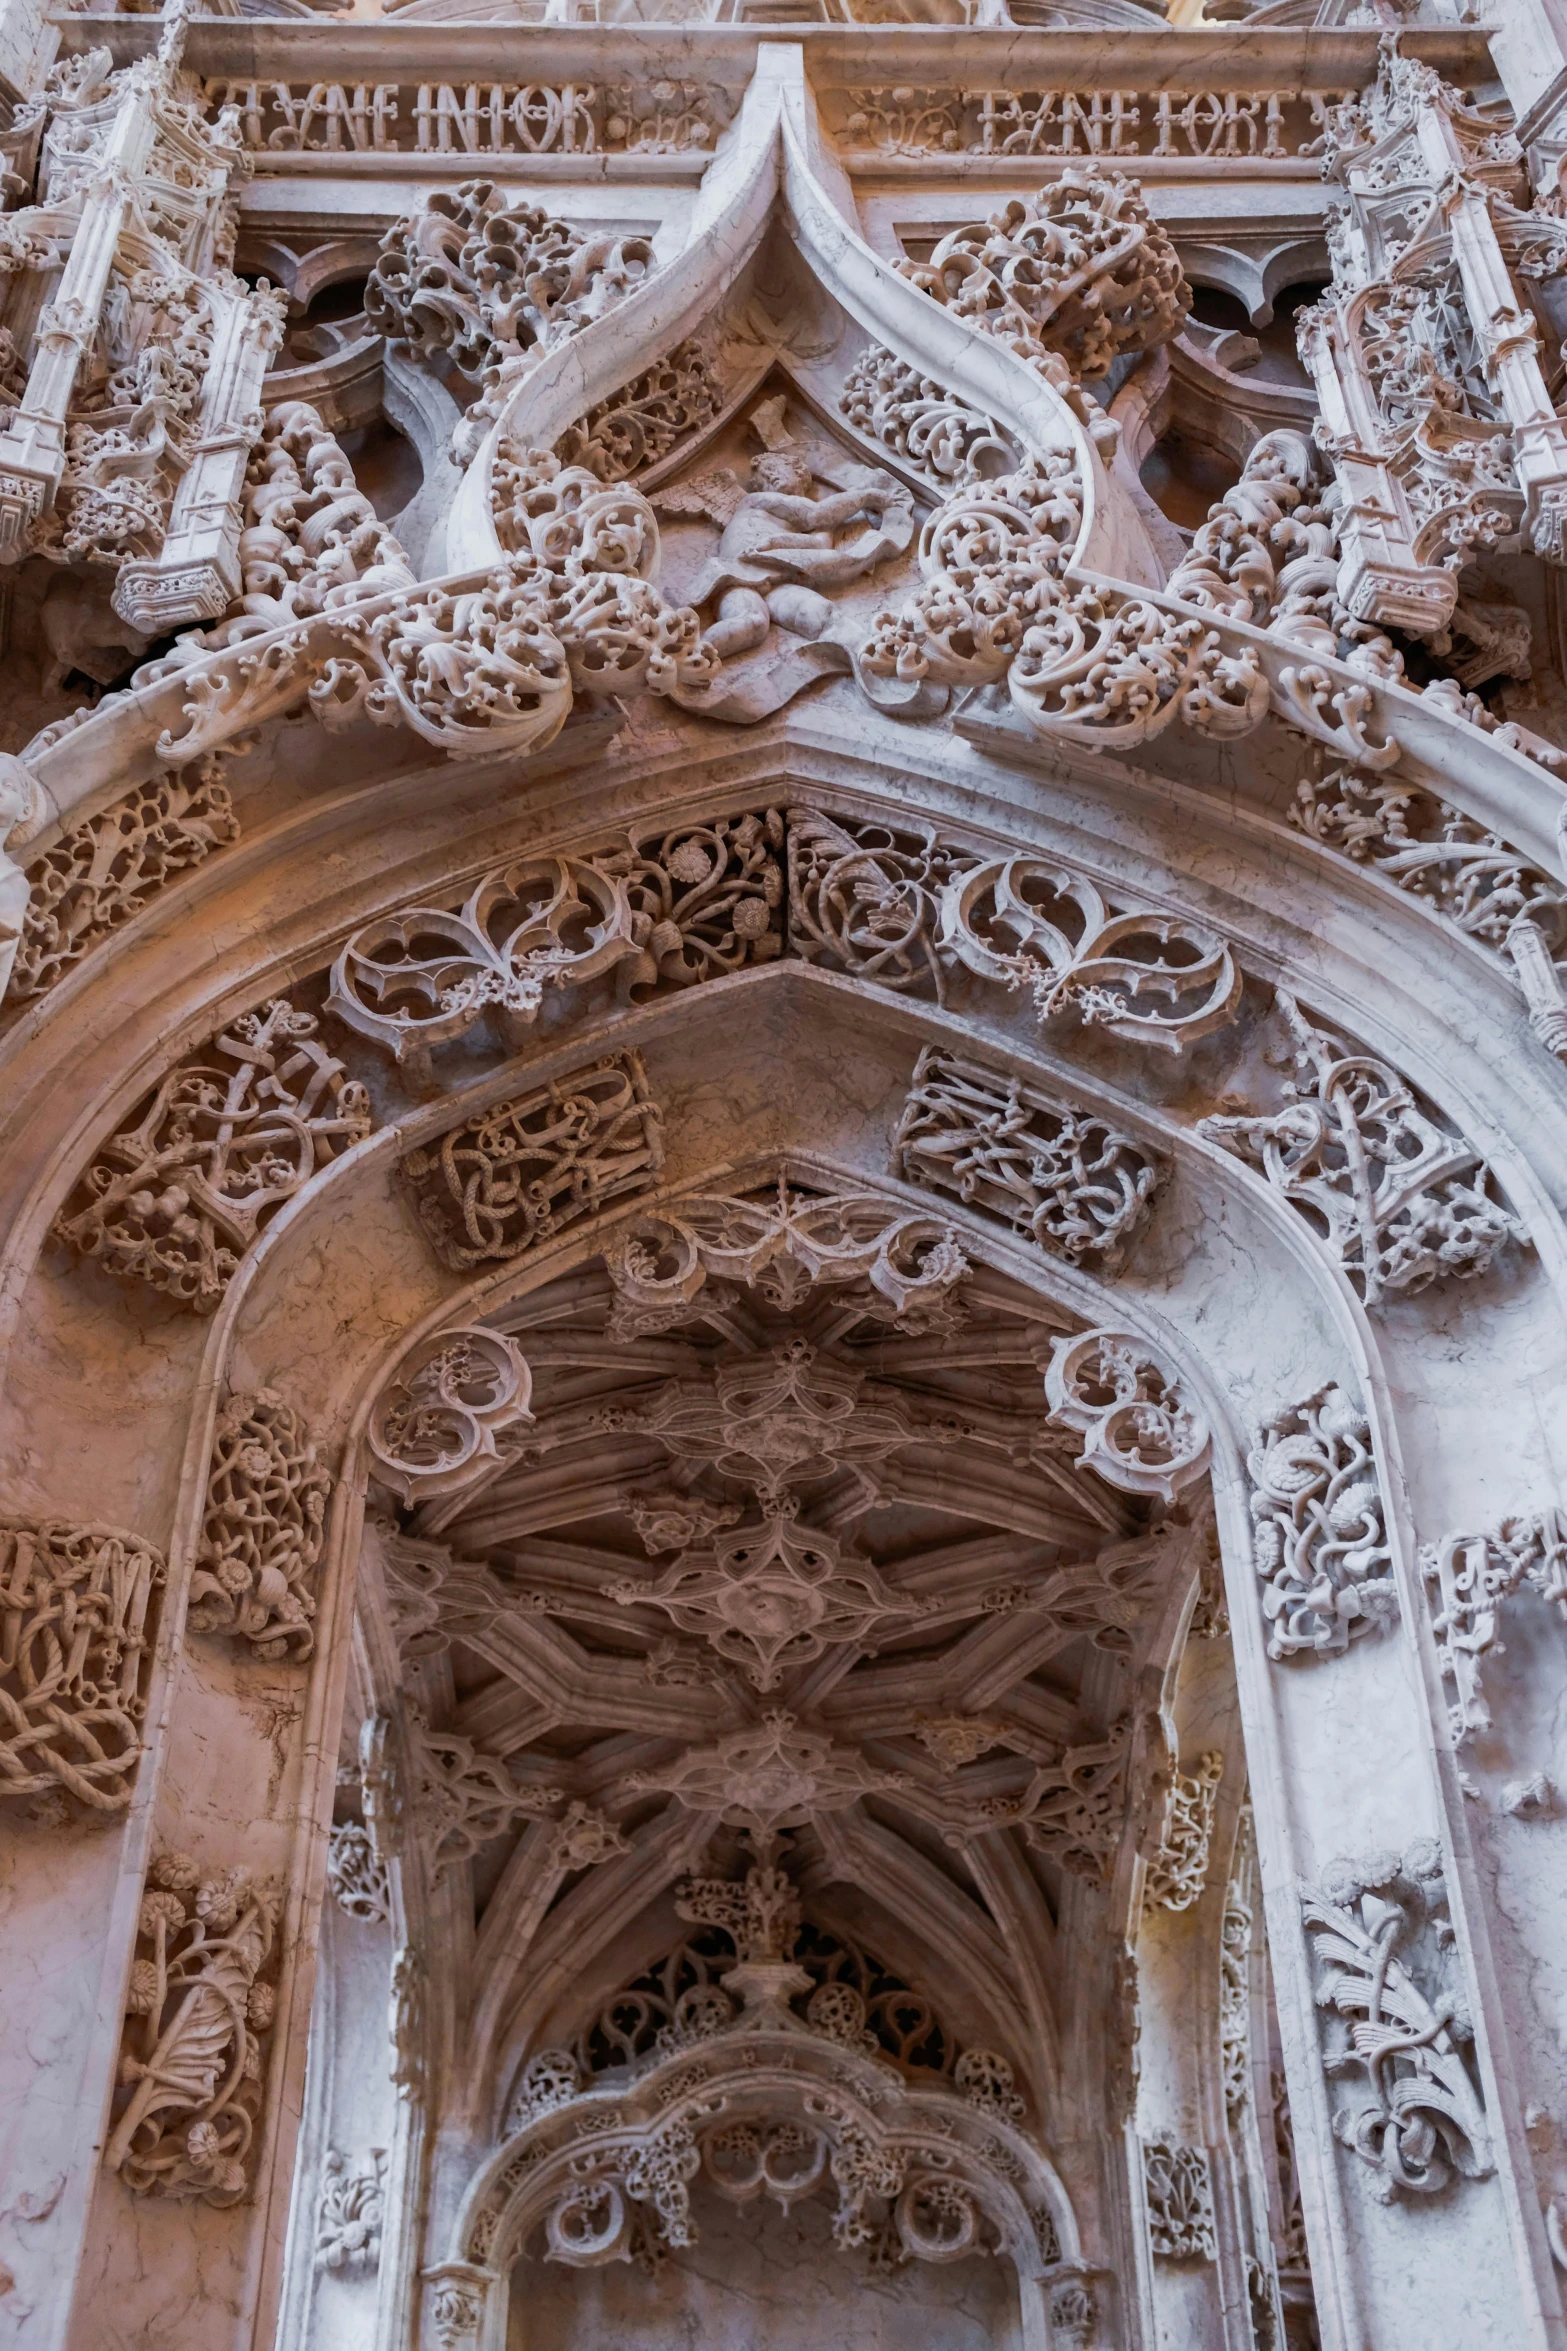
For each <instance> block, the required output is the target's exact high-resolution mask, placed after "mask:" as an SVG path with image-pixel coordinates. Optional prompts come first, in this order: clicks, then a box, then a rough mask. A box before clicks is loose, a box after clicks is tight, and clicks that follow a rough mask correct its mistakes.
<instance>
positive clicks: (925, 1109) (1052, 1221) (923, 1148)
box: [892, 1045, 1162, 1268]
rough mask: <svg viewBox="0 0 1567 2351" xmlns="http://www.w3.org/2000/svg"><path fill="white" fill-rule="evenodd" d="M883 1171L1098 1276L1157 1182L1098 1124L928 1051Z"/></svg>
mask: <svg viewBox="0 0 1567 2351" xmlns="http://www.w3.org/2000/svg"><path fill="white" fill-rule="evenodd" d="M892 1164H893V1170H894V1172H895V1173H896V1174H898V1175H901V1176H902V1177H903V1178H904V1180H905V1182H907V1183H911V1184H920V1185H924V1186H926V1187H928V1188H930V1189H932V1190H935V1191H942V1192H950V1193H951V1194H952V1195H953V1197H954V1198H955V1199H959V1200H961V1201H963V1202H964V1204H965V1205H966V1206H968V1207H971V1208H975V1209H978V1210H979V1211H980V1213H981V1214H983V1215H986V1216H991V1217H995V1218H997V1219H998V1220H1000V1221H1002V1222H1004V1223H1006V1224H1009V1225H1011V1226H1012V1227H1013V1229H1014V1230H1015V1231H1017V1232H1019V1233H1022V1234H1023V1235H1024V1236H1025V1237H1026V1238H1027V1239H1029V1240H1031V1241H1033V1242H1035V1243H1037V1245H1038V1246H1039V1247H1040V1248H1041V1249H1045V1250H1049V1251H1051V1252H1058V1253H1059V1254H1060V1255H1061V1256H1063V1257H1067V1258H1070V1259H1071V1261H1072V1262H1073V1263H1074V1264H1078V1263H1080V1262H1081V1261H1082V1260H1083V1259H1085V1258H1096V1259H1098V1260H1099V1261H1100V1263H1101V1264H1102V1265H1103V1266H1105V1267H1106V1268H1110V1267H1113V1266H1114V1265H1115V1264H1116V1263H1117V1262H1118V1260H1119V1258H1120V1256H1121V1252H1122V1249H1123V1247H1124V1245H1125V1243H1126V1242H1127V1241H1128V1240H1129V1239H1130V1238H1131V1237H1132V1236H1133V1235H1134V1234H1135V1233H1136V1232H1137V1231H1138V1229H1139V1227H1140V1226H1141V1225H1142V1224H1143V1223H1144V1221H1145V1220H1146V1216H1147V1212H1148V1202H1149V1200H1150V1198H1151V1196H1152V1194H1153V1191H1154V1189H1155V1186H1156V1185H1157V1184H1158V1181H1159V1178H1160V1175H1161V1173H1162V1169H1161V1167H1160V1163H1159V1162H1158V1161H1157V1160H1156V1159H1155V1158H1154V1157H1153V1156H1152V1154H1151V1153H1149V1152H1147V1151H1145V1150H1144V1149H1143V1148H1142V1147H1141V1146H1140V1145H1139V1144H1138V1143H1136V1142H1134V1141H1133V1139H1132V1137H1131V1136H1130V1135H1124V1134H1121V1133H1120V1132H1119V1131H1118V1130H1117V1129H1116V1128H1115V1127H1113V1126H1111V1125H1110V1124H1109V1122H1108V1120H1106V1119H1102V1118H1096V1117H1094V1116H1093V1115H1092V1114H1091V1113H1088V1112H1084V1111H1079V1110H1075V1109H1073V1108H1072V1106H1071V1105H1070V1104H1069V1103H1066V1102H1062V1101H1059V1100H1057V1099H1055V1098H1054V1097H1053V1096H1051V1095H1049V1094H1046V1093H1044V1092H1042V1091H1041V1090H1040V1089H1039V1088H1038V1087H1037V1086H1031V1085H1029V1084H1028V1083H1027V1081H1026V1080H1024V1079H1023V1078H1020V1077H1014V1076H1009V1075H1008V1074H1007V1073H1006V1072H1004V1071H1001V1070H991V1069H986V1068H983V1067H982V1066H981V1065H980V1064H979V1063H978V1062H973V1061H967V1060H963V1059H961V1058H960V1057H959V1056H958V1055H957V1054H954V1053H948V1052H946V1051H944V1050H943V1049H942V1048H941V1047H940V1046H936V1045H927V1046H925V1047H923V1049H922V1050H921V1053H920V1057H919V1060H918V1061H917V1062H916V1064H915V1067H914V1081H913V1084H912V1085H911V1087H910V1089H909V1094H908V1099H907V1101H906V1102H905V1104H904V1106H903V1112H902V1115H901V1117H900V1118H899V1120H898V1125H897V1130H896V1132H895V1133H894V1135H893V1139H892Z"/></svg>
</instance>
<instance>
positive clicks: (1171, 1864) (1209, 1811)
mask: <svg viewBox="0 0 1567 2351" xmlns="http://www.w3.org/2000/svg"><path fill="white" fill-rule="evenodd" d="M1223 1777H1224V1757H1223V1756H1222V1755H1221V1754H1219V1753H1218V1752H1217V1751H1215V1752H1213V1753H1211V1754H1208V1755H1204V1756H1203V1758H1202V1760H1201V1762H1200V1763H1199V1764H1198V1766H1197V1770H1196V1772H1195V1773H1194V1774H1192V1775H1190V1776H1188V1775H1187V1774H1186V1773H1184V1772H1179V1771H1178V1772H1176V1773H1174V1774H1173V1775H1172V1777H1171V1781H1170V1793H1169V1797H1168V1799H1167V1800H1166V1804H1165V1816H1164V1831H1163V1834H1162V1835H1161V1837H1160V1839H1159V1850H1158V1852H1157V1853H1155V1854H1154V1855H1153V1856H1152V1858H1151V1859H1150V1861H1149V1864H1148V1874H1147V1877H1146V1879H1145V1881H1144V1886H1143V1900H1144V1903H1145V1905H1146V1907H1147V1908H1148V1909H1150V1910H1153V1909H1160V1910H1190V1909H1191V1908H1192V1906H1193V1904H1194V1903H1197V1902H1200V1901H1201V1899H1202V1895H1203V1889H1204V1888H1205V1886H1206V1885H1207V1882H1208V1853H1209V1848H1210V1846H1211V1844H1212V1842H1213V1810H1214V1805H1215V1804H1216V1802H1217V1801H1218V1794H1219V1782H1220V1780H1221V1779H1222V1778H1223Z"/></svg>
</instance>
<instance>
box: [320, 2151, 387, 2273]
mask: <svg viewBox="0 0 1567 2351" xmlns="http://www.w3.org/2000/svg"><path fill="white" fill-rule="evenodd" d="M321 2169H322V2174H323V2177H322V2182H321V2203H320V2208H319V2210H318V2211H317V2214H316V2246H315V2253H316V2267H317V2268H318V2269H331V2270H346V2269H374V2268H375V2266H376V2264H377V2263H378V2262H379V2260H380V2258H381V2228H382V2222H383V2218H384V2214H385V2202H386V2149H385V2148H384V2147H372V2148H371V2150H370V2161H369V2163H368V2165H367V2166H366V2167H365V2168H364V2169H363V2170H361V2171H350V2170H349V2168H348V2158H347V2156H346V2155H344V2154H342V2153H340V2152H339V2150H338V2149H337V2148H336V2147H329V2148H328V2149H327V2151H326V2155H325V2157H324V2158H323V2160H322V2165H321Z"/></svg>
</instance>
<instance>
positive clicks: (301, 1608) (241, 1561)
mask: <svg viewBox="0 0 1567 2351" xmlns="http://www.w3.org/2000/svg"><path fill="white" fill-rule="evenodd" d="M331 1492H332V1480H331V1477H330V1475H329V1474H328V1472H327V1471H326V1470H325V1469H324V1468H323V1467H322V1466H321V1464H320V1463H319V1462H318V1461H317V1459H316V1449H315V1447H314V1445H313V1444H312V1443H311V1442H310V1439H309V1437H308V1436H307V1434H306V1431H305V1426H304V1423H303V1421H302V1420H301V1418H300V1416H299V1414H298V1413H297V1412H296V1411H295V1410H294V1409H293V1407H292V1406H291V1405H290V1404H288V1403H287V1402H286V1401H285V1399H284V1398H283V1397H282V1396H280V1395H279V1394H278V1393H277V1391H276V1390H275V1389H272V1388H262V1389H259V1390H257V1391H256V1392H255V1393H254V1394H247V1395H240V1396H231V1397H230V1398H229V1401H228V1402H227V1404H225V1405H224V1407H223V1410H222V1412H221V1413H220V1414H219V1416H218V1425H217V1431H216V1434H215V1436H214V1438H213V1449H212V1464H211V1468H210V1470H209V1472H208V1476H207V1508H206V1515H205V1517H204V1518H203V1520H202V1532H201V1549H200V1551H199V1553H198V1554H197V1559H196V1567H195V1573H194V1575H193V1576H192V1578H191V1597H190V1608H189V1611H188V1616H187V1622H188V1623H189V1625H190V1627H191V1629H192V1631H193V1632H201V1633H228V1634H232V1635H234V1636H236V1637H240V1638H243V1639H245V1640H247V1641H248V1642H249V1643H250V1645H251V1647H252V1648H253V1649H254V1651H255V1653H256V1655H257V1656H258V1657H264V1658H267V1659H269V1660H277V1659H280V1658H284V1657H295V1658H304V1657H308V1656H309V1655H310V1653H311V1650H312V1649H313V1648H314V1646H315V1633H314V1630H313V1626H312V1619H313V1618H314V1616H315V1613H316V1595H315V1571H316V1565H317V1562H318V1561H319V1559H320V1556H321V1545H322V1541H323V1536H324V1524H323V1522H324V1519H325V1515H326V1506H327V1502H328V1499H329V1497H330V1495H331Z"/></svg>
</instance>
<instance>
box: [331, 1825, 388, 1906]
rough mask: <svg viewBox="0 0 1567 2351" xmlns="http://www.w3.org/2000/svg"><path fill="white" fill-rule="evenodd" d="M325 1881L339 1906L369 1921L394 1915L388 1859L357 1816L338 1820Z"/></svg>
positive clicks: (333, 1834) (332, 1838)
mask: <svg viewBox="0 0 1567 2351" xmlns="http://www.w3.org/2000/svg"><path fill="white" fill-rule="evenodd" d="M326 1882H327V1885H328V1886H329V1888H330V1889H331V1892H332V1896H333V1899H334V1900H335V1901H336V1903H337V1906H338V1908H339V1909H340V1910H341V1911H343V1912H344V1913H345V1914H346V1915H347V1916H348V1917H349V1918H359V1919H363V1920H364V1921H365V1922H366V1924H367V1925H370V1926H376V1925H380V1924H382V1923H383V1922H384V1921H385V1920H387V1919H389V1918H390V1917H391V1915H392V1899H391V1892H390V1889H389V1887H388V1884H387V1872H386V1863H385V1861H384V1860H383V1858H382V1856H381V1855H380V1853H378V1852H377V1850H376V1846H375V1841H374V1839H373V1838H372V1837H371V1835H370V1832H369V1830H368V1829H365V1828H362V1827H361V1826H360V1824H359V1822H358V1821H356V1820H345V1821H339V1822H338V1823H337V1824H336V1826H335V1827H334V1828H333V1830H332V1834H331V1837H330V1839H329V1841H328V1845H327V1857H326Z"/></svg>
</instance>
